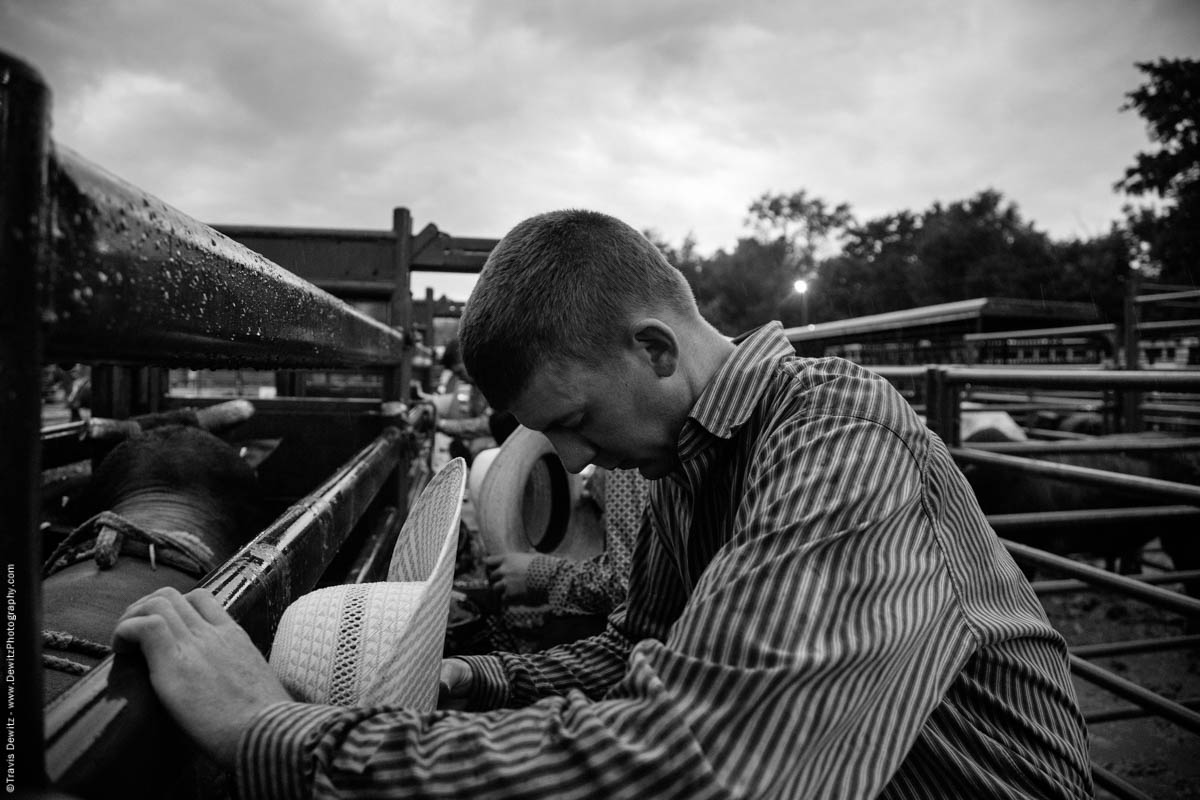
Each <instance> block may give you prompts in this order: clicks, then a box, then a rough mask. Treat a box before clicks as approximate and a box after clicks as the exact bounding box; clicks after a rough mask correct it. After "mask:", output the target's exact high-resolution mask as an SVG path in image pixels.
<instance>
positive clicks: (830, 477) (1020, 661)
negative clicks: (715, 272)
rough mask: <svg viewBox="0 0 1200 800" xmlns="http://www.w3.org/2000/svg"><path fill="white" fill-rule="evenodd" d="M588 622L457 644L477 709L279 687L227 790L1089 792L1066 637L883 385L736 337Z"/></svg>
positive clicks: (957, 476) (811, 794)
mask: <svg viewBox="0 0 1200 800" xmlns="http://www.w3.org/2000/svg"><path fill="white" fill-rule="evenodd" d="M678 450H679V459H680V467H679V469H678V470H677V471H676V472H675V473H673V474H672V475H670V476H669V477H668V478H665V479H663V480H660V481H657V482H655V483H654V485H653V487H652V490H651V506H650V512H649V513H648V514H647V518H646V520H645V522H644V523H643V529H642V531H641V532H640V533H639V536H638V541H637V545H636V551H635V554H634V565H633V573H632V576H631V579H630V588H629V596H628V599H627V601H626V602H625V604H624V605H622V606H621V607H620V608H618V609H617V610H616V611H615V612H614V613H613V615H612V616H611V617H610V619H609V624H608V628H607V630H606V631H605V633H603V634H601V635H599V636H597V637H593V638H591V639H587V640H583V641H581V642H577V643H573V644H569V645H565V646H562V647H559V648H555V649H553V650H550V651H547V652H545V653H539V654H533V655H529V656H515V655H511V654H499V655H493V656H483V657H473V658H471V659H469V660H470V662H471V664H472V667H473V669H474V671H475V675H476V682H477V686H478V696H477V698H476V699H477V701H478V702H479V703H480V704H481V706H485V707H492V708H495V709H496V710H491V711H485V712H483V713H478V712H456V711H439V712H434V713H432V714H417V713H413V712H410V711H407V710H403V709H386V708H382V709H381V708H375V709H345V708H330V707H320V706H308V705H302V704H294V703H282V704H276V705H273V706H271V707H270V708H268V709H267V710H265V711H264V712H262V713H261V714H260V715H259V716H258V717H257V718H256V720H255V723H254V725H253V726H252V727H251V729H250V730H249V731H248V732H247V733H246V734H245V735H244V736H243V738H242V741H241V743H240V751H239V768H238V780H239V786H240V788H241V791H242V793H243V795H244V796H255V797H257V796H263V797H276V796H279V797H284V796H307V793H309V792H312V793H313V794H315V795H316V796H318V797H332V796H335V795H336V796H344V797H358V796H362V797H367V796H370V797H385V796H386V797H435V796H436V797H464V798H465V797H478V798H484V797H523V798H524V797H528V798H535V797H536V798H575V797H578V798H583V797H602V798H612V797H627V798H638V799H639V800H646V799H647V798H659V797H681V798H733V797H762V798H806V799H807V798H867V797H885V798H972V800H979V799H980V798H1018V797H1019V798H1079V797H1090V796H1091V794H1092V784H1091V777H1090V770H1089V765H1088V760H1087V742H1086V730H1085V727H1084V724H1083V719H1082V717H1081V716H1080V713H1079V710H1078V706H1077V703H1076V698H1075V695H1074V690H1073V689H1072V686H1071V682H1070V679H1069V675H1068V669H1067V661H1066V648H1065V644H1064V642H1063V640H1062V638H1061V637H1060V636H1059V635H1058V634H1057V633H1056V632H1055V631H1054V630H1053V629H1052V628H1051V627H1050V625H1049V624H1048V623H1047V621H1046V617H1045V615H1044V613H1043V612H1042V610H1041V607H1040V605H1039V604H1038V601H1037V599H1036V598H1035V597H1034V595H1033V592H1032V591H1031V589H1030V587H1029V585H1028V583H1027V582H1026V581H1025V579H1024V578H1023V577H1022V575H1021V573H1020V571H1019V570H1018V569H1017V567H1016V565H1015V564H1014V563H1013V561H1012V559H1011V558H1010V557H1009V556H1008V554H1007V553H1006V551H1005V550H1004V548H1003V547H1002V545H1001V544H1000V542H999V541H998V539H997V538H996V536H995V534H994V533H993V532H992V530H991V529H990V528H989V527H988V525H987V523H986V521H985V519H984V517H983V515H982V514H981V512H980V511H979V508H978V505H977V504H976V502H975V500H974V499H973V496H972V494H971V490H970V487H969V486H968V485H967V483H966V482H965V480H964V479H963V477H962V474H961V473H960V472H959V471H958V469H957V468H956V467H955V466H954V464H953V462H952V461H951V459H950V457H949V456H948V454H947V452H946V449H945V447H944V445H943V444H942V442H941V441H940V440H939V439H938V438H937V437H936V436H934V435H933V434H932V433H931V432H930V431H929V430H928V429H927V428H926V427H925V426H924V425H923V424H922V423H921V422H920V420H919V418H918V417H917V416H916V415H915V414H914V413H913V411H912V410H911V408H910V407H909V406H908V405H907V403H906V402H905V401H904V400H903V398H902V397H901V396H900V395H899V394H898V393H897V392H896V391H894V390H893V389H892V388H891V387H890V386H889V385H888V384H887V383H886V382H885V381H883V380H882V379H880V378H878V377H877V376H874V375H873V374H871V373H869V372H867V371H865V370H863V369H861V368H859V367H857V366H855V365H853V364H851V363H849V362H846V361H841V360H838V359H818V360H813V359H804V358H799V357H797V356H796V355H795V353H794V352H793V350H792V348H791V346H790V345H789V344H788V342H787V340H786V339H785V338H784V337H783V335H782V331H781V330H780V328H779V326H778V325H777V324H772V325H769V326H766V327H764V328H761V329H759V330H758V331H756V332H754V333H753V334H752V335H750V336H749V337H747V338H746V339H745V340H744V341H741V342H739V343H738V347H737V349H736V350H735V352H734V353H733V354H732V355H731V356H730V357H729V358H728V359H727V361H726V363H725V364H723V365H722V367H721V369H720V370H719V372H718V374H717V375H716V376H715V377H714V379H713V381H712V382H711V383H710V385H709V386H708V387H706V388H705V390H704V392H703V393H702V395H701V397H700V399H699V401H698V402H697V404H696V405H695V407H694V408H693V410H692V412H691V415H690V417H689V419H688V420H687V422H686V423H685V425H684V427H683V430H682V432H681V435H680V439H679V446H678Z"/></svg>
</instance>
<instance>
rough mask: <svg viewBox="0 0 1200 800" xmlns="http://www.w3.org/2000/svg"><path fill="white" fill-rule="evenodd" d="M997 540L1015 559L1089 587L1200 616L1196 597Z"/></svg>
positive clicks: (1014, 543) (1006, 540)
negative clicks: (1066, 576) (1097, 587)
mask: <svg viewBox="0 0 1200 800" xmlns="http://www.w3.org/2000/svg"><path fill="white" fill-rule="evenodd" d="M1000 541H1001V542H1002V543H1003V544H1004V546H1005V547H1006V548H1007V549H1008V551H1009V552H1010V553H1012V555H1013V557H1014V558H1016V559H1017V560H1018V561H1022V560H1023V561H1027V562H1029V563H1032V564H1035V565H1037V566H1039V567H1045V568H1046V569H1050V570H1053V571H1055V572H1060V573H1063V574H1065V575H1070V576H1072V577H1074V578H1078V579H1079V580H1081V581H1084V582H1085V583H1087V584H1090V585H1092V586H1102V587H1104V588H1106V589H1111V590H1113V591H1115V592H1120V593H1121V594H1124V595H1127V596H1129V597H1133V598H1136V599H1138V600H1143V601H1145V602H1147V603H1151V604H1153V605H1157V606H1160V607H1162V608H1167V609H1170V610H1172V611H1178V612H1179V613H1181V614H1187V615H1189V616H1193V617H1195V616H1200V600H1197V599H1196V598H1193V597H1188V596H1187V595H1185V594H1180V593H1179V592H1172V591H1170V590H1169V589H1163V588H1161V587H1158V586H1153V585H1150V584H1146V583H1142V582H1141V581H1137V580H1133V579H1131V578H1129V577H1127V576H1125V575H1117V574H1116V573H1112V572H1108V571H1106V570H1102V569H1098V568H1096V567H1093V566H1091V565H1089V564H1083V563H1080V562H1078V561H1073V560H1072V559H1069V558H1064V557H1063V556H1056V555H1054V554H1053V553H1047V552H1046V551H1044V550H1038V549H1037V548H1036V547H1030V546H1029V545H1025V544H1021V543H1020V542H1014V541H1012V540H1011V539H1001V540H1000Z"/></svg>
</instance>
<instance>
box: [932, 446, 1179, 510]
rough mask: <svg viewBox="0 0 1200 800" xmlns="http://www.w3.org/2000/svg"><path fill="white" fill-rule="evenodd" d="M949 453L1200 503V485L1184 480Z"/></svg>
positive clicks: (961, 449)
mask: <svg viewBox="0 0 1200 800" xmlns="http://www.w3.org/2000/svg"><path fill="white" fill-rule="evenodd" d="M950 454H951V455H953V456H954V458H955V459H956V460H957V461H966V462H968V463H974V464H990V465H991V466H994V467H1002V468H1006V469H1013V470H1021V471H1024V472H1028V473H1030V474H1033V475H1042V476H1045V477H1048V478H1057V479H1059V480H1064V481H1074V482H1076V483H1086V484H1090V485H1093V486H1109V487H1112V488H1114V489H1124V490H1127V491H1132V492H1140V493H1143V494H1148V495H1156V496H1159V497H1169V498H1172V499H1174V500H1183V501H1186V502H1191V503H1196V504H1200V486H1192V485H1190V484H1186V483H1174V482H1172V481H1163V480H1159V479H1157V478H1143V477H1142V476H1140V475H1124V474H1121V473H1117V472H1109V471H1107V470H1103V469H1092V468H1091V467H1077V466H1074V465H1072V464H1059V463H1057V462H1055V461H1039V460H1038V459H1034V458H1020V457H1018V456H1007V455H1002V454H1000V453H985V452H983V451H982V450H976V449H973V448H966V447H952V448H950Z"/></svg>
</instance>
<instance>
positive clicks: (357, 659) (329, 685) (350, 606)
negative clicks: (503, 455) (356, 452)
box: [270, 458, 467, 711]
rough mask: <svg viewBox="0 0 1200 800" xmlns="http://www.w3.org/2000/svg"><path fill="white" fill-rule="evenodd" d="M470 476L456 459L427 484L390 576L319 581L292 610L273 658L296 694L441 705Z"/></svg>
mask: <svg viewBox="0 0 1200 800" xmlns="http://www.w3.org/2000/svg"><path fill="white" fill-rule="evenodd" d="M466 478H467V469H466V464H465V462H464V461H463V460H462V459H461V458H456V459H454V460H453V461H451V462H449V463H448V464H446V466H445V467H443V468H442V469H441V470H440V471H439V472H438V473H437V475H435V476H434V477H433V479H432V480H431V481H430V482H429V485H428V486H426V487H425V489H424V490H423V491H422V492H421V494H420V496H419V497H418V498H417V501H416V503H415V504H414V505H413V508H412V511H411V512H409V515H408V519H407V520H406V521H405V523H404V527H403V528H402V529H401V531H400V535H399V537H398V539H397V542H396V549H395V550H394V551H393V554H392V560H391V564H390V566H389V568H388V576H387V580H386V581H382V582H377V583H358V584H347V585H343V586H329V587H326V588H324V589H318V590H317V591H315V592H310V593H308V594H306V595H304V596H302V597H300V598H299V599H298V600H296V601H295V602H294V603H292V604H291V605H290V606H288V608H287V610H286V611H284V613H283V618H282V619H281V620H280V622H279V629H278V631H277V632H276V634H275V641H274V644H273V646H272V647H271V657H270V662H271V666H272V667H274V669H275V672H276V674H277V675H278V676H279V678H280V680H281V681H282V682H283V685H284V686H286V687H287V689H288V691H289V692H291V693H292V696H293V697H295V698H296V699H297V700H300V701H302V702H309V703H323V704H330V705H343V706H378V705H390V706H404V707H407V708H413V709H417V710H424V711H429V710H432V709H433V708H434V706H435V705H436V702H437V691H438V673H439V670H440V665H441V659H442V647H443V643H444V639H445V633H446V621H447V618H448V614H449V603H450V589H451V583H452V581H453V578H454V556H455V552H456V550H457V544H458V523H459V516H460V514H461V512H462V501H463V492H464V489H465V486H466Z"/></svg>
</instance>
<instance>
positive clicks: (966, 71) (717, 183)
mask: <svg viewBox="0 0 1200 800" xmlns="http://www.w3.org/2000/svg"><path fill="white" fill-rule="evenodd" d="M0 49H2V50H4V51H6V52H8V53H10V54H13V55H17V56H19V57H21V58H24V59H26V60H27V61H29V62H30V63H32V64H33V65H34V66H35V67H36V68H38V69H39V70H40V72H41V73H42V75H43V76H44V77H45V79H46V81H47V82H48V83H49V85H50V87H51V89H52V91H53V93H54V105H53V126H54V127H53V136H54V139H55V141H57V142H58V143H60V144H63V145H66V146H68V147H70V148H72V149H74V150H75V151H77V152H79V153H80V154H82V155H83V156H84V157H86V158H88V159H90V160H91V161H93V162H95V163H97V164H99V165H101V166H103V167H105V168H106V169H108V170H110V171H112V172H115V173H116V174H118V175H120V176H121V177H123V178H125V179H126V180H129V181H131V182H133V183H135V184H137V185H139V186H141V187H142V188H143V189H145V190H147V191H149V192H151V193H152V194H155V195H157V196H158V197H160V198H161V199H163V200H164V201H166V202H167V203H169V204H171V205H173V206H175V207H177V208H179V209H182V210H183V211H185V212H187V213H189V214H191V215H192V216H195V217H197V218H200V219H202V220H205V221H207V222H213V223H239V224H268V225H295V226H307V227H322V228H329V227H346V228H369V229H386V228H389V227H390V226H391V210H392V208H394V207H396V206H406V207H408V208H409V209H410V210H411V211H412V214H413V218H414V225H415V227H416V228H417V229H420V228H421V227H423V226H424V225H425V224H426V223H427V222H434V223H435V224H437V226H438V227H439V228H440V229H441V230H443V231H446V232H449V233H452V234H455V235H461V236H501V235H503V233H504V232H505V231H506V230H507V229H508V228H509V227H510V226H512V225H513V224H514V223H516V222H517V221H519V220H520V219H522V218H524V217H526V216H529V215H530V214H534V213H538V212H540V211H545V210H549V209H553V208H562V207H585V208H595V209H598V210H602V211H606V212H608V213H611V214H614V215H616V216H619V217H621V218H622V219H624V220H626V221H627V222H629V223H630V224H632V225H634V226H635V227H637V228H639V229H647V228H652V229H655V230H656V231H658V232H659V233H661V234H662V235H663V236H665V237H666V238H667V239H668V240H669V241H671V242H672V243H674V244H679V243H680V242H681V241H682V240H683V238H684V236H686V235H687V234H688V233H689V232H692V233H694V235H695V237H696V239H697V240H698V242H699V245H700V249H701V250H702V251H704V252H711V251H712V250H715V249H716V248H718V247H724V248H730V247H732V246H733V245H734V243H735V242H736V241H737V238H738V237H739V235H743V234H745V233H746V228H745V226H744V218H745V213H746V207H747V206H748V205H749V203H750V202H751V201H752V200H753V199H754V198H755V197H757V196H758V195H760V194H761V193H763V192H765V191H771V192H784V191H786V192H791V191H793V190H796V189H800V188H804V189H806V190H808V191H809V193H810V194H815V195H817V196H820V197H823V198H825V199H827V200H828V201H830V202H842V201H844V202H848V203H849V204H850V205H851V207H852V209H853V210H854V211H855V213H856V214H857V215H858V216H859V218H863V219H865V218H869V217H872V216H876V215H880V214H886V213H890V212H893V211H898V210H902V209H912V210H921V209H924V208H926V207H928V206H929V205H930V204H931V203H933V202H934V201H938V200H940V201H943V202H950V201H954V200H959V199H963V198H966V197H969V196H971V195H973V194H975V193H976V192H978V191H980V190H982V189H985V188H994V189H997V190H999V191H1000V192H1002V193H1003V194H1004V195H1005V196H1006V197H1007V198H1008V199H1009V200H1012V201H1014V202H1016V203H1017V204H1018V206H1019V207H1020V209H1021V211H1022V212H1023V214H1024V216H1025V218H1026V219H1027V220H1030V221H1032V222H1034V223H1035V224H1036V225H1037V227H1039V228H1040V229H1043V230H1046V231H1048V232H1049V233H1050V234H1051V235H1053V236H1055V237H1057V238H1068V237H1088V236H1092V235H1095V234H1098V233H1102V232H1104V231H1106V230H1107V229H1108V227H1109V225H1110V223H1111V222H1112V221H1113V220H1114V219H1117V218H1118V217H1119V215H1120V207H1121V205H1122V203H1123V202H1125V198H1123V197H1122V196H1120V195H1118V194H1116V193H1115V192H1114V191H1113V190H1112V184H1113V183H1114V182H1115V181H1116V180H1118V179H1119V178H1120V177H1121V175H1122V173H1123V171H1124V169H1125V167H1126V166H1129V165H1130V164H1131V163H1132V160H1133V155H1134V153H1136V152H1137V151H1138V150H1141V149H1146V148H1147V147H1148V141H1147V138H1146V133H1145V129H1144V127H1143V125H1142V121H1141V119H1140V118H1139V117H1138V116H1137V115H1136V114H1134V113H1133V112H1128V111H1127V112H1121V111H1120V106H1121V105H1122V103H1123V101H1124V95H1125V93H1126V92H1128V91H1130V90H1132V89H1134V88H1135V87H1136V86H1137V85H1138V84H1139V83H1140V82H1141V73H1139V72H1138V71H1137V70H1136V69H1135V67H1134V62H1135V61H1145V60H1152V59H1157V58H1160V57H1197V56H1198V55H1200V2H1196V1H1195V0H1063V1H1058V0H1004V1H1003V2H1001V1H1000V0H922V1H916V2H895V0H870V2H854V0H828V1H827V2H820V3H818V2H801V1H800V0H793V2H770V1H769V0H717V1H716V2H714V1H712V0H665V1H663V2H655V0H603V2H591V1H590V0H588V1H586V2H585V1H584V0H571V1H570V2H567V1H563V2H535V1H534V0H478V1H477V2H470V1H464V2H440V3H438V2H433V3H430V2H426V3H414V2H404V1H402V0H355V1H354V2H348V1H345V0H270V1H267V2H263V1H260V0H230V2H215V1H214V0H205V1H204V2H200V1H199V0H176V1H175V2H172V0H108V1H107V2H99V1H98V0H0ZM471 283H472V280H471V279H470V278H465V277H457V276H456V277H453V278H446V277H444V276H434V275H430V274H418V275H417V276H415V277H414V282H413V290H414V293H415V294H416V295H417V296H421V295H423V294H424V287H425V286H433V287H434V288H435V291H437V293H438V294H441V293H443V292H447V293H449V294H450V295H451V297H455V298H460V299H461V298H465V296H466V293H467V292H468V291H469V287H470V285H471Z"/></svg>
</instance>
